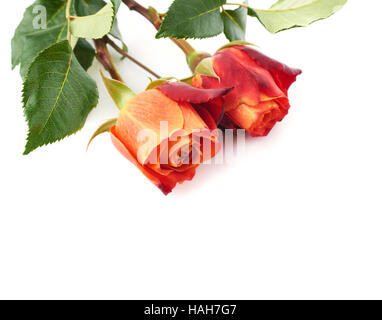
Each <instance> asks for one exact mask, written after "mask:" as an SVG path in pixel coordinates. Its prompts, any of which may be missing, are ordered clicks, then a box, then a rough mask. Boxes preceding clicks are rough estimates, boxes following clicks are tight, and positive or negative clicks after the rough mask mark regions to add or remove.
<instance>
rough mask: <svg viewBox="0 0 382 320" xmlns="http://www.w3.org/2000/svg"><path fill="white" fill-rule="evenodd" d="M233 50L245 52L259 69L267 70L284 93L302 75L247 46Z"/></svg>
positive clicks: (298, 71)
mask: <svg viewBox="0 0 382 320" xmlns="http://www.w3.org/2000/svg"><path fill="white" fill-rule="evenodd" d="M235 48H237V49H239V50H241V51H243V52H245V53H246V54H247V55H248V56H249V57H250V58H251V59H252V60H254V61H255V62H256V63H257V64H258V65H259V66H260V67H262V68H264V69H267V70H268V71H269V72H270V73H271V74H272V76H273V78H274V80H275V82H276V83H277V85H278V86H279V87H280V89H281V90H283V91H284V93H286V92H287V91H288V89H289V87H290V86H291V84H292V83H293V82H295V81H296V78H297V76H298V75H299V74H301V73H302V71H301V70H300V69H294V68H290V67H288V66H287V65H285V64H283V63H281V62H279V61H277V60H274V59H272V58H270V57H268V56H266V55H265V54H263V53H261V52H259V51H257V50H255V49H253V48H250V47H248V46H237V47H235Z"/></svg>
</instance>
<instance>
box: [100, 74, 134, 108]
mask: <svg viewBox="0 0 382 320" xmlns="http://www.w3.org/2000/svg"><path fill="white" fill-rule="evenodd" d="M101 76H102V79H103V83H104V84H105V87H106V89H107V91H108V92H109V94H110V96H111V98H112V99H113V101H114V103H115V104H116V106H117V108H118V109H120V110H121V109H123V107H124V106H125V105H126V103H127V102H129V101H130V100H131V99H132V98H134V96H135V93H134V91H133V90H131V89H130V88H129V87H128V86H126V85H125V84H124V83H122V82H120V81H117V80H114V79H109V78H107V77H105V75H104V74H103V73H102V71H101Z"/></svg>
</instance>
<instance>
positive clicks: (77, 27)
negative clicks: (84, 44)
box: [70, 3, 114, 39]
mask: <svg viewBox="0 0 382 320" xmlns="http://www.w3.org/2000/svg"><path fill="white" fill-rule="evenodd" d="M113 20H114V8H113V4H112V3H108V4H106V5H105V6H104V7H103V8H102V9H101V10H100V11H98V12H97V13H95V14H92V15H89V16H85V17H70V32H71V33H72V34H73V35H74V36H76V37H78V38H87V39H99V38H102V37H103V36H105V35H106V34H108V33H109V32H110V30H111V28H112V26H113Z"/></svg>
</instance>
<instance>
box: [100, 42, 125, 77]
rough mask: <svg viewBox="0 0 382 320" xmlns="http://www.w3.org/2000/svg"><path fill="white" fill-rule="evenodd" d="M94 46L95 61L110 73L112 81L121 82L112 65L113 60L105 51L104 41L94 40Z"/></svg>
mask: <svg viewBox="0 0 382 320" xmlns="http://www.w3.org/2000/svg"><path fill="white" fill-rule="evenodd" d="M94 44H95V46H96V48H97V60H98V61H99V62H100V63H101V64H102V65H103V67H104V68H105V70H106V71H108V72H109V73H110V75H111V77H112V78H113V79H114V80H118V81H121V82H123V79H122V77H121V75H120V74H119V72H118V70H117V68H116V66H115V64H114V61H113V58H112V57H111V55H110V53H109V51H108V50H107V47H106V41H105V39H95V40H94Z"/></svg>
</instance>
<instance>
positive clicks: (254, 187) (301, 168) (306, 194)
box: [0, 0, 382, 299]
mask: <svg viewBox="0 0 382 320" xmlns="http://www.w3.org/2000/svg"><path fill="white" fill-rule="evenodd" d="M142 2H143V3H144V4H145V5H147V4H152V5H157V6H158V9H159V10H160V11H165V10H166V8H167V6H168V5H169V3H170V2H171V1H164V0H162V1H153V0H151V1H142ZM158 2H159V3H158ZM253 2H257V5H258V7H267V6H268V5H270V4H271V3H272V2H273V1H259V0H257V1H253ZM31 3H32V2H31V1H13V2H12V3H11V4H10V5H9V7H8V10H7V11H6V13H4V14H3V15H2V19H1V20H0V23H1V28H0V30H1V38H2V41H3V46H2V50H1V52H0V55H1V80H0V81H1V117H0V119H1V120H0V121H1V127H0V128H1V134H0V142H1V158H0V161H1V166H0V187H1V193H0V197H1V200H0V298H37V299H40V298H49V299H56V298H63V299H66V298H72V299H77V298H78V299H81V298H86V299H92V298H106V299H111V298H115V299H144V298H146V299H184V298H187V299H191V298H198V299H204V298H208V299H270V298H275V299H282V298H288V299H297V298H303V299H313V298H318V299H322V298H328V299H335V298H345V299H346V298H382V271H381V270H382V256H381V245H382V232H381V230H382V216H381V215H382V204H381V201H382V200H381V181H382V169H381V164H382V153H381V138H382V129H381V121H382V103H381V98H380V95H381V93H382V89H381V74H382V67H381V57H382V50H381V44H380V43H381V41H380V30H381V23H380V13H381V11H382V3H381V1H379V0H369V1H355V0H352V1H349V2H348V4H347V5H346V6H345V8H344V9H343V10H342V11H340V12H338V13H337V14H336V15H334V16H333V17H331V18H329V19H327V20H324V21H320V22H318V23H315V24H313V25H311V26H310V27H308V28H299V29H294V30H289V31H285V32H282V33H279V34H277V35H271V34H269V33H268V32H267V31H265V29H263V27H262V26H261V25H260V24H259V23H258V22H257V21H256V20H255V19H252V18H251V20H250V21H249V24H248V39H247V40H248V41H250V42H254V43H256V44H258V45H259V46H260V47H261V48H262V50H263V51H264V52H265V53H267V54H269V55H271V56H272V57H274V58H276V59H279V60H281V61H283V62H285V63H287V64H288V65H290V66H291V67H298V68H301V69H302V70H303V75H302V76H300V77H299V78H298V81H297V82H296V84H294V85H293V87H292V89H291V91H290V98H291V104H292V109H291V112H290V115H288V117H287V118H286V119H285V121H283V122H282V123H280V124H279V125H277V127H276V128H275V129H274V130H273V131H272V133H271V134H270V135H269V136H268V137H267V138H261V139H253V140H252V139H251V140H249V141H248V142H247V146H246V152H245V154H243V155H242V156H241V157H240V158H239V159H237V160H236V162H235V163H234V164H230V165H220V166H217V167H211V166H204V167H201V168H200V169H199V170H198V172H197V175H196V177H195V179H194V180H193V181H192V182H187V183H185V184H184V185H181V186H178V187H177V188H176V189H175V191H174V193H173V194H171V195H169V196H168V197H165V196H164V195H163V194H162V193H161V192H160V191H159V190H157V189H156V188H155V187H154V186H153V185H152V184H151V183H150V182H149V181H147V180H146V179H145V178H144V177H143V176H142V175H141V174H140V172H139V171H138V170H137V169H136V168H135V167H134V166H133V165H132V164H130V163H129V162H128V161H127V160H126V159H124V158H123V157H122V156H121V155H120V154H119V153H118V152H117V151H116V150H115V149H114V147H113V146H112V144H111V142H110V137H109V136H108V135H104V136H101V137H99V138H97V139H96V140H95V141H94V143H93V144H92V146H91V148H90V150H89V151H88V152H86V144H87V142H88V139H89V138H90V136H91V134H92V133H93V132H94V131H95V129H96V128H97V127H98V126H99V125H100V124H101V123H102V122H103V121H104V120H106V119H109V118H112V117H115V116H116V115H117V109H116V108H115V107H114V106H113V104H112V102H111V100H110V98H109V97H108V95H107V94H106V92H105V89H104V88H103V86H102V85H101V82H100V81H99V76H98V68H99V66H98V64H95V65H94V66H93V67H92V70H91V73H92V75H93V76H94V77H96V78H97V79H98V83H99V84H100V94H101V100H100V104H99V106H98V107H97V108H96V109H95V110H94V111H93V112H92V113H91V114H90V116H89V120H88V123H87V124H86V126H85V128H84V129H83V130H82V131H81V132H79V133H78V134H76V135H74V136H72V137H70V138H68V139H66V140H64V141H62V142H60V143H57V144H55V145H51V146H48V147H44V148H40V149H39V150H37V151H36V152H34V153H32V154H31V155H29V156H23V155H22V152H23V148H24V143H25V138H26V133H27V126H26V123H25V120H24V118H23V110H22V104H21V88H22V82H21V80H20V77H19V74H18V70H15V71H13V72H12V71H11V67H10V56H11V52H10V40H11V37H12V36H13V31H14V29H15V28H16V26H17V25H18V23H19V21H20V20H21V17H22V14H23V11H24V8H25V7H26V6H28V5H30V4H31ZM119 21H120V27H121V30H122V31H123V33H124V34H125V38H126V41H127V43H128V45H129V49H130V53H131V54H132V55H133V56H135V57H137V58H139V59H140V60H142V61H143V62H145V63H146V64H148V65H150V67H152V68H153V69H155V70H156V71H157V72H158V73H160V74H161V75H162V76H177V77H179V78H182V77H183V78H184V77H186V76H189V71H188V69H187V66H186V64H185V61H184V57H183V54H182V53H181V51H180V50H178V48H177V47H175V46H174V45H173V44H172V43H171V41H170V40H166V39H164V40H155V39H154V35H155V31H154V29H153V28H152V26H151V25H150V24H149V23H147V22H146V21H145V20H144V19H143V18H141V17H140V16H139V15H138V14H136V13H133V12H129V10H127V9H126V8H124V7H122V9H121V11H120V14H119ZM192 43H193V44H194V45H195V46H196V47H197V48H198V49H199V50H204V51H210V52H213V51H214V50H216V49H217V48H218V47H220V46H221V45H222V44H224V43H225V39H224V37H223V36H219V37H217V38H214V39H212V40H211V39H210V40H203V41H192ZM119 65H120V68H121V73H122V74H123V76H124V78H125V80H126V82H127V83H128V84H129V85H130V86H131V87H132V88H133V89H134V90H136V91H137V92H139V91H142V90H143V89H144V88H145V86H146V85H147V84H148V78H147V74H145V72H142V71H141V70H140V69H138V68H137V67H135V66H134V65H133V64H132V63H130V62H129V61H123V62H120V63H119Z"/></svg>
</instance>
